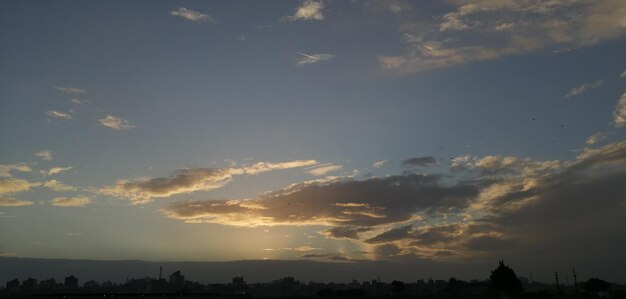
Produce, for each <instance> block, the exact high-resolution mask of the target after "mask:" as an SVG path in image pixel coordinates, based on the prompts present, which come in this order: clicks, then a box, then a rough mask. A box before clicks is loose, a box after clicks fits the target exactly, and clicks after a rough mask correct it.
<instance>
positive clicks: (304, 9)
mask: <svg viewBox="0 0 626 299" xmlns="http://www.w3.org/2000/svg"><path fill="white" fill-rule="evenodd" d="M323 10H324V2H322V1H313V0H305V1H304V2H302V3H301V4H300V6H298V7H297V8H296V11H295V12H294V14H293V15H291V16H286V17H283V18H282V19H281V20H283V21H298V20H303V21H312V20H315V21H321V20H323V19H324V14H323V12H322V11H323Z"/></svg>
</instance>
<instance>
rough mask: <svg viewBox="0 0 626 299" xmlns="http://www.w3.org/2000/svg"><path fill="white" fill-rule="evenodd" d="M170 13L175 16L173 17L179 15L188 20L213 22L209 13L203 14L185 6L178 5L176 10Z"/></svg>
mask: <svg viewBox="0 0 626 299" xmlns="http://www.w3.org/2000/svg"><path fill="white" fill-rule="evenodd" d="M170 15H172V16H175V17H180V18H183V19H185V20H189V21H192V22H196V23H205V22H210V23H213V22H215V19H213V18H212V17H211V16H210V15H208V14H204V13H201V12H198V11H194V10H191V9H188V8H185V7H179V8H177V9H176V10H172V11H170Z"/></svg>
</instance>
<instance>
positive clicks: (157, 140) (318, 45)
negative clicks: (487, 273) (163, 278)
mask: <svg viewBox="0 0 626 299" xmlns="http://www.w3.org/2000/svg"><path fill="white" fill-rule="evenodd" d="M625 35H626V2H624V1H620V0H602V1H590V0H550V1H535V0H503V1H493V0H466V1H460V0H439V1H434V0H433V1H430V0H428V1H396V0H389V1H367V0H354V1H330V0H326V1H317V0H305V1H132V2H128V1H2V2H1V3H0V43H1V44H2V46H1V47H0V140H1V142H0V256H5V257H30V258H73V259H96V260H127V259H138V260H146V261H231V260H262V259H270V260H313V261H324V262H334V263H359V262H363V261H392V262H393V261H395V262H399V263H420V262H427V263H429V264H434V265H441V267H442V268H446V269H448V268H449V269H454V267H455V266H458V265H465V266H467V265H472V264H483V263H486V262H489V261H497V260H501V259H504V260H506V261H509V263H511V264H512V265H513V267H514V268H515V266H517V268H518V269H520V271H521V272H522V273H526V272H527V271H530V270H532V269H533V268H534V269H539V268H541V267H544V268H546V270H545V271H544V272H540V271H536V272H540V273H537V274H535V275H536V276H537V277H538V278H541V275H544V277H543V278H544V279H546V280H548V279H550V277H552V275H553V274H552V273H553V271H554V270H553V269H562V270H563V271H566V270H567V269H571V267H573V266H575V267H577V269H581V270H580V271H584V272H586V273H589V275H591V273H595V274H597V275H598V276H603V277H605V278H607V279H613V280H617V281H622V282H623V281H626V256H625V255H624V254H623V253H624V252H626V237H625V236H626V196H625V194H626V184H624V182H626V93H625V92H626V88H625V83H626V55H624V53H625V51H624V49H626V39H625ZM483 270H484V269H480V271H483ZM476 273H477V276H481V275H483V274H480V273H482V272H479V270H477V272H476Z"/></svg>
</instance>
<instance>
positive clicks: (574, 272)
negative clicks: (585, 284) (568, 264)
mask: <svg viewBox="0 0 626 299" xmlns="http://www.w3.org/2000/svg"><path fill="white" fill-rule="evenodd" d="M572 273H573V274H574V290H575V291H576V293H578V280H577V279H576V268H572Z"/></svg>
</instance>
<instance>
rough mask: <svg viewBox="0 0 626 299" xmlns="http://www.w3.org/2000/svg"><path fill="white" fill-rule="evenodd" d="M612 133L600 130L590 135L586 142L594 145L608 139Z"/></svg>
mask: <svg viewBox="0 0 626 299" xmlns="http://www.w3.org/2000/svg"><path fill="white" fill-rule="evenodd" d="M610 134H611V133H609V132H598V133H595V134H593V135H591V136H589V138H587V141H585V143H586V144H587V145H594V144H596V143H598V142H600V141H602V140H604V139H606V138H607V137H609V135H610Z"/></svg>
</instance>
